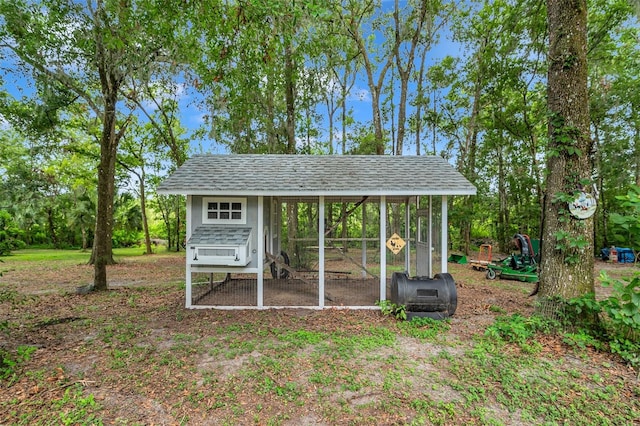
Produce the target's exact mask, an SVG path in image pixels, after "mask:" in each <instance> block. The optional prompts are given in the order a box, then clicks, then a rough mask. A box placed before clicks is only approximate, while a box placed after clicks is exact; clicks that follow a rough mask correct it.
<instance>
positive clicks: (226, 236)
mask: <svg viewBox="0 0 640 426" xmlns="http://www.w3.org/2000/svg"><path fill="white" fill-rule="evenodd" d="M250 235H251V227H246V226H245V227H229V226H217V225H201V226H198V227H197V228H196V229H195V230H194V231H193V233H192V234H191V238H189V241H188V242H187V244H193V245H217V246H238V245H245V244H247V241H249V236H250Z"/></svg>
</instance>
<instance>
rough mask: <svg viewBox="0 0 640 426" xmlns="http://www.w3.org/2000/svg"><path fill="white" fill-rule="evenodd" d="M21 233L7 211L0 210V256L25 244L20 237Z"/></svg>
mask: <svg viewBox="0 0 640 426" xmlns="http://www.w3.org/2000/svg"><path fill="white" fill-rule="evenodd" d="M21 234H22V231H21V230H20V228H19V227H18V226H17V224H16V223H15V222H14V220H13V217H12V216H11V215H10V214H9V212H7V211H6V210H0V256H3V255H6V254H9V253H10V252H11V251H12V250H16V249H19V248H23V247H24V246H25V244H24V242H22V240H21V239H20V235H21Z"/></svg>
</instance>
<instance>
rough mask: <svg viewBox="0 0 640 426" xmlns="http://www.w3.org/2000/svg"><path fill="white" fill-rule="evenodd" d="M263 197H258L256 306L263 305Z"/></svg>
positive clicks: (260, 306)
mask: <svg viewBox="0 0 640 426" xmlns="http://www.w3.org/2000/svg"><path fill="white" fill-rule="evenodd" d="M264 251H265V247H264V197H263V196H259V197H258V256H256V257H257V259H256V262H257V267H258V280H257V281H258V291H257V295H256V299H257V300H256V305H257V306H258V308H262V307H264Z"/></svg>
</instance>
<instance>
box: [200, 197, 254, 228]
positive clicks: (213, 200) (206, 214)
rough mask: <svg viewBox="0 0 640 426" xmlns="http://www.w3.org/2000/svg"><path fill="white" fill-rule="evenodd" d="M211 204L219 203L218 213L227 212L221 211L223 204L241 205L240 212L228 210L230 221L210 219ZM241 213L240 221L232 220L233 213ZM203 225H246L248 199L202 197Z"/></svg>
mask: <svg viewBox="0 0 640 426" xmlns="http://www.w3.org/2000/svg"><path fill="white" fill-rule="evenodd" d="M209 203H218V208H217V210H216V211H217V212H218V213H220V212H221V211H222V212H226V211H227V210H220V204H221V203H229V205H230V206H232V205H233V204H238V203H239V204H240V210H231V209H230V210H228V212H229V213H230V215H229V219H221V218H220V217H218V218H217V219H210V218H209V211H210V210H209ZM236 212H239V213H240V219H232V218H231V213H236ZM202 223H203V224H216V225H246V223H247V199H246V198H225V197H202Z"/></svg>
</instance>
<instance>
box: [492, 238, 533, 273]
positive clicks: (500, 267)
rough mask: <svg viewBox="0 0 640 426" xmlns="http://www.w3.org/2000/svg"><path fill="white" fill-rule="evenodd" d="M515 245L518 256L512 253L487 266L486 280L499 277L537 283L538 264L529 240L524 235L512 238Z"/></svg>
mask: <svg viewBox="0 0 640 426" xmlns="http://www.w3.org/2000/svg"><path fill="white" fill-rule="evenodd" d="M513 241H514V243H515V245H516V246H517V247H518V249H519V250H520V254H516V253H512V254H511V256H509V257H506V258H504V259H502V260H500V261H498V262H496V263H490V264H488V265H487V279H489V280H494V279H496V277H500V278H503V279H506V280H518V281H523V282H529V283H537V282H538V263H537V262H536V255H535V252H534V251H533V245H532V244H531V239H530V238H529V236H528V235H525V234H516V235H514V236H513Z"/></svg>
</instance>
